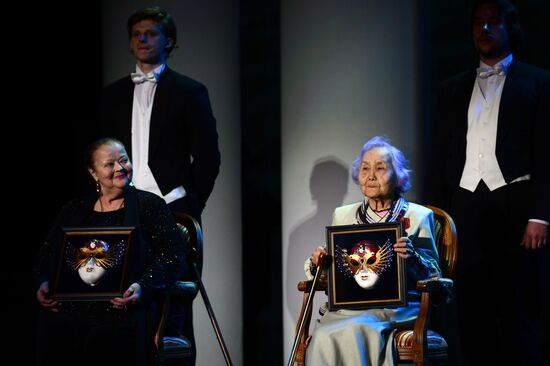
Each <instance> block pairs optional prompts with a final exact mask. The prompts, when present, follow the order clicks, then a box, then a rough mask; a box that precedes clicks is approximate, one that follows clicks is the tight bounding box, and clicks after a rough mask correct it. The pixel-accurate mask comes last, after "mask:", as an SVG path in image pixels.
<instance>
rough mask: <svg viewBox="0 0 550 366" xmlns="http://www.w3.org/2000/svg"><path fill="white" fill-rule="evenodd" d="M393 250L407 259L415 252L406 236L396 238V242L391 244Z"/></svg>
mask: <svg viewBox="0 0 550 366" xmlns="http://www.w3.org/2000/svg"><path fill="white" fill-rule="evenodd" d="M393 250H394V251H395V252H396V253H397V255H398V256H399V257H401V258H403V259H408V258H410V257H412V256H414V253H415V251H414V247H413V245H412V241H411V239H409V238H408V237H406V236H402V237H400V238H399V239H397V243H395V244H394V245H393Z"/></svg>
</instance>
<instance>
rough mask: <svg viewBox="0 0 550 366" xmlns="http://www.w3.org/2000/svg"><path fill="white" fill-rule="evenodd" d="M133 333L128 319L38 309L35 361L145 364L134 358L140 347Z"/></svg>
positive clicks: (139, 358) (61, 363) (45, 364)
mask: <svg viewBox="0 0 550 366" xmlns="http://www.w3.org/2000/svg"><path fill="white" fill-rule="evenodd" d="M136 336H137V335H136V329H135V324H134V319H132V318H127V319H94V318H91V317H89V316H87V315H81V314H80V315H77V314H66V313H62V312H59V313H53V312H51V311H50V310H44V309H41V310H40V314H39V321H38V327H37V339H36V341H37V352H36V364H37V365H44V366H49V365H76V364H78V365H90V366H91V365H98V364H112V365H121V366H124V365H128V366H130V365H132V366H133V365H137V364H140V365H141V364H146V363H147V362H146V360H144V359H143V358H142V357H138V353H141V352H142V351H143V350H142V349H139V350H138V349H137V348H136V347H137V344H136V339H137V338H136ZM140 348H142V347H140ZM137 351H139V352H137ZM138 360H139V361H140V362H138ZM143 361H145V362H143Z"/></svg>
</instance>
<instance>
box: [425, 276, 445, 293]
mask: <svg viewBox="0 0 550 366" xmlns="http://www.w3.org/2000/svg"><path fill="white" fill-rule="evenodd" d="M452 288H453V280H451V279H450V278H440V277H433V278H428V279H426V280H420V281H418V282H416V289H417V290H418V291H420V292H435V291H443V292H447V291H450V290H451V289H452Z"/></svg>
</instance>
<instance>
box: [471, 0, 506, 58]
mask: <svg viewBox="0 0 550 366" xmlns="http://www.w3.org/2000/svg"><path fill="white" fill-rule="evenodd" d="M473 37H474V39H473V41H474V46H475V48H476V50H477V51H478V52H479V55H480V57H481V58H482V59H497V58H502V57H505V56H506V55H507V54H508V53H510V44H509V35H508V30H507V29H506V23H505V21H504V19H503V17H502V16H501V15H500V14H499V11H498V6H497V5H496V4H482V5H480V6H478V7H477V9H476V11H475V13H474V22H473Z"/></svg>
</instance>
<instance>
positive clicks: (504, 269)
mask: <svg viewBox="0 0 550 366" xmlns="http://www.w3.org/2000/svg"><path fill="white" fill-rule="evenodd" d="M530 185H531V184H530V182H529V181H526V182H518V183H513V184H509V185H507V186H504V187H501V188H499V189H496V190H494V191H492V192H491V191H490V190H489V189H488V188H487V186H486V185H485V184H484V183H483V181H482V182H480V184H479V185H478V187H477V189H476V190H475V192H473V193H472V192H470V191H468V190H465V189H462V188H459V189H458V190H456V191H455V192H454V194H453V198H452V203H451V209H450V214H451V216H452V217H453V219H454V221H455V224H456V227H457V234H458V248H459V252H458V265H457V278H456V289H457V304H458V315H459V328H460V341H461V344H462V348H463V352H462V356H463V358H464V363H465V364H466V365H540V364H542V361H541V351H540V336H539V334H538V332H537V329H536V327H535V324H536V322H537V321H540V319H539V317H540V315H541V312H540V310H541V297H540V289H541V287H540V267H539V264H540V262H539V261H538V258H537V257H538V255H539V252H538V251H531V250H526V249H523V247H521V246H520V243H521V240H522V237H523V233H524V230H525V226H526V225H527V222H528V219H529V217H527V211H528V210H527V207H526V205H528V202H527V201H526V200H525V197H527V196H529V189H530Z"/></svg>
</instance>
